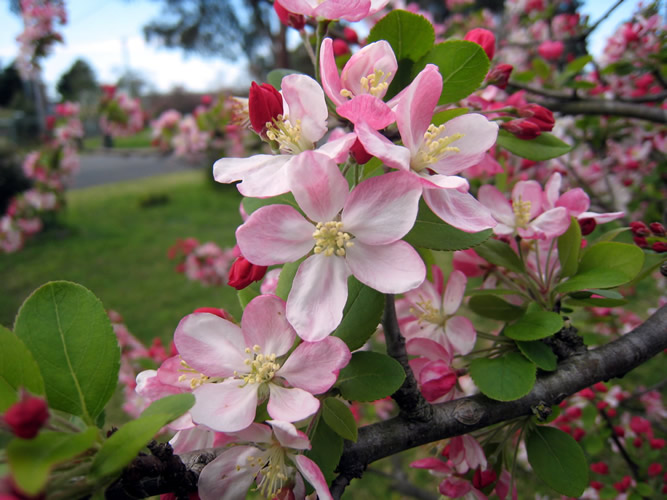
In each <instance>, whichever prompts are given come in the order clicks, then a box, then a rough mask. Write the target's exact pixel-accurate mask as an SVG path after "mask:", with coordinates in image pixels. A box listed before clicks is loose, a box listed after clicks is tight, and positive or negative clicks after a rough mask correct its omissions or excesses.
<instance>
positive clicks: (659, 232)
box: [648, 222, 665, 236]
mask: <svg viewBox="0 0 667 500" xmlns="http://www.w3.org/2000/svg"><path fill="white" fill-rule="evenodd" d="M648 227H649V229H650V230H651V232H652V233H653V234H655V235H656V236H664V235H665V226H663V225H662V224H660V223H659V222H651V223H650V224H649V225H648Z"/></svg>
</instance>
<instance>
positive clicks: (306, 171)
mask: <svg viewBox="0 0 667 500" xmlns="http://www.w3.org/2000/svg"><path fill="white" fill-rule="evenodd" d="M288 177H289V186H290V190H291V191H292V194H294V198H295V199H296V202H297V203H298V204H299V207H300V208H301V209H302V210H303V211H304V213H305V214H306V216H307V217H308V218H309V219H310V220H312V221H315V222H328V221H330V220H333V219H334V217H336V215H338V212H340V210H341V209H342V208H343V204H344V203H345V198H347V195H348V193H349V187H348V184H347V181H346V180H345V177H343V174H341V173H340V170H339V169H338V166H337V165H336V163H335V162H334V161H333V160H332V159H331V158H329V157H328V156H327V155H325V154H322V153H319V152H317V151H305V152H303V153H301V154H300V155H299V156H297V157H296V158H295V159H294V161H293V162H292V167H291V168H290V170H289V172H288ZM311 235H312V231H311Z"/></svg>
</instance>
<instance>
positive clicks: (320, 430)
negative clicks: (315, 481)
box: [305, 418, 343, 484]
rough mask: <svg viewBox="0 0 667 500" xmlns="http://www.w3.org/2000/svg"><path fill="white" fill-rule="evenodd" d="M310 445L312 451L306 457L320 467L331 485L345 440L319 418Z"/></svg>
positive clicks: (307, 452)
mask: <svg viewBox="0 0 667 500" xmlns="http://www.w3.org/2000/svg"><path fill="white" fill-rule="evenodd" d="M310 444H311V449H310V450H308V451H306V453H305V455H306V456H307V457H308V458H310V459H311V460H312V461H313V462H315V463H316V464H317V465H318V466H319V468H320V470H321V471H322V474H324V478H325V479H326V480H327V483H328V484H331V482H332V481H333V480H334V478H335V477H336V475H335V474H334V470H335V469H336V467H337V466H338V461H339V460H340V456H341V455H342V454H343V438H342V437H340V436H339V435H338V434H337V433H336V432H335V431H334V430H333V429H331V427H329V426H328V425H327V424H326V422H325V421H324V419H323V418H319V419H317V423H316V424H315V429H314V431H313V433H312V434H311V435H310Z"/></svg>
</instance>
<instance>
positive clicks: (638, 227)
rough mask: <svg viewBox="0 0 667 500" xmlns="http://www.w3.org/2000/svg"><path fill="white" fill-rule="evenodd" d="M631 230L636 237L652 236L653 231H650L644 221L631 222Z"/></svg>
mask: <svg viewBox="0 0 667 500" xmlns="http://www.w3.org/2000/svg"><path fill="white" fill-rule="evenodd" d="M630 229H631V230H632V234H634V235H635V236H650V235H651V231H650V230H649V228H648V226H647V225H646V224H644V223H643V222H642V221H635V222H631V223H630Z"/></svg>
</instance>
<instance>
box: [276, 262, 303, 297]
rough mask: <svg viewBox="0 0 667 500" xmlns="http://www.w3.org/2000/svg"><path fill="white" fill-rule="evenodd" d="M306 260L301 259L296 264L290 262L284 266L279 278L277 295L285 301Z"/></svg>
mask: <svg viewBox="0 0 667 500" xmlns="http://www.w3.org/2000/svg"><path fill="white" fill-rule="evenodd" d="M303 261H304V259H299V260H297V261H296V262H288V263H287V264H283V267H282V268H281V270H280V275H279V276H278V286H277V287H276V295H277V296H278V297H280V298H281V299H283V300H287V296H288V295H289V292H290V290H291V289H292V282H293V281H294V277H295V276H296V272H297V271H298V270H299V266H300V265H301V263H302V262H303Z"/></svg>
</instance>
